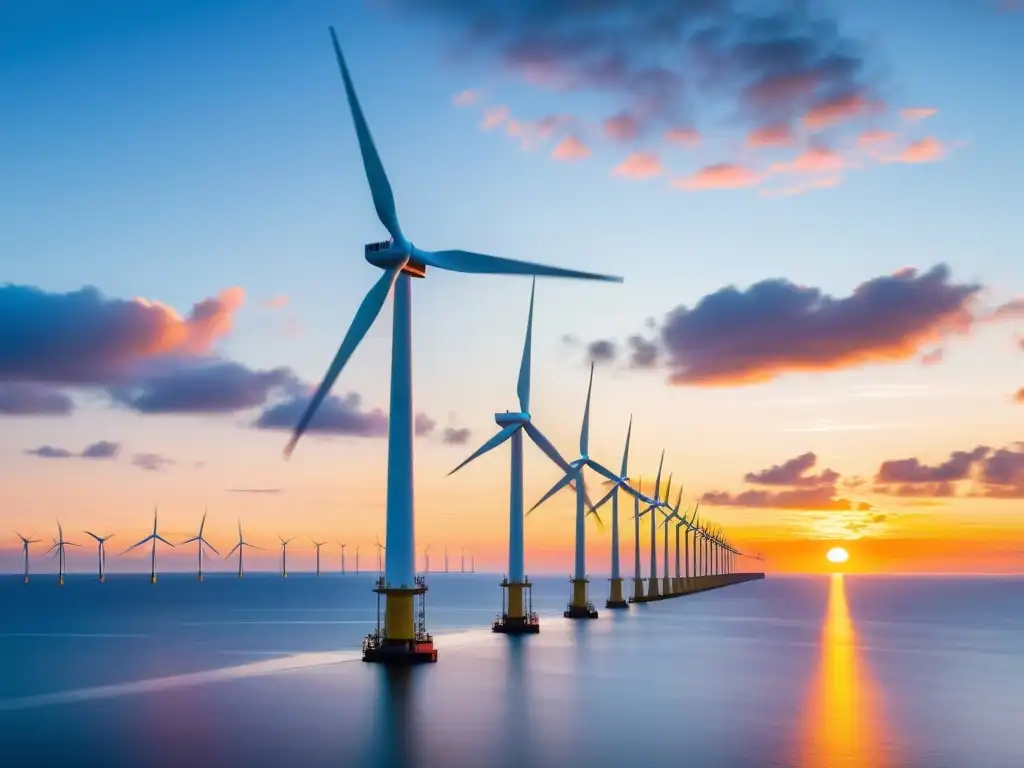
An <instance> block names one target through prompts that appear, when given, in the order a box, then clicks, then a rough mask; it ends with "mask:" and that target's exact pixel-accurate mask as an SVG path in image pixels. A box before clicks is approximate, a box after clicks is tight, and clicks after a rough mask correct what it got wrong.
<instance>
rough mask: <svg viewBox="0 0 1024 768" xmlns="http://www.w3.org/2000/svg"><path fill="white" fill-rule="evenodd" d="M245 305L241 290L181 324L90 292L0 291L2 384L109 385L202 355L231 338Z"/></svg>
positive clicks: (164, 311)
mask: <svg viewBox="0 0 1024 768" xmlns="http://www.w3.org/2000/svg"><path fill="white" fill-rule="evenodd" d="M243 300H244V292H243V291H242V289H241V288H229V289H227V290H225V291H222V292H221V293H220V294H219V295H218V296H217V297H215V298H209V299H204V300H203V301H200V302H198V303H196V304H195V305H193V307H192V309H191V311H190V312H189V313H188V315H186V316H185V317H181V316H180V315H179V314H178V313H177V312H175V311H174V310H173V309H171V308H170V307H168V306H166V305H163V304H160V303H158V302H150V301H146V300H145V299H134V300H131V301H126V300H123V299H111V298H107V297H105V296H103V295H102V294H101V293H100V292H99V291H98V290H97V289H95V288H92V287H86V288H82V289H80V290H77V291H71V292H69V293H48V292H46V291H43V290H41V289H38V288H33V287H29V286H20V285H6V286H0V316H2V317H4V322H5V332H4V333H3V334H2V335H0V381H7V382H12V381H13V382H34V383H39V384H58V385H69V384H78V385H91V384H107V383H110V382H112V381H116V380H119V379H124V378H127V377H129V376H130V375H131V374H132V372H133V371H134V369H135V368H136V366H138V364H139V363H141V362H144V361H149V360H154V359H159V358H162V357H167V356H172V355H196V354H203V353H206V352H208V351H209V350H210V349H211V347H212V346H213V344H214V343H215V342H216V341H218V340H219V339H221V338H223V337H224V336H225V335H226V334H227V333H228V332H229V331H230V330H231V327H232V323H233V320H234V315H235V312H236V311H237V310H238V308H239V307H241V305H242V303H243Z"/></svg>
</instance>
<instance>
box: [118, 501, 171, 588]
mask: <svg viewBox="0 0 1024 768" xmlns="http://www.w3.org/2000/svg"><path fill="white" fill-rule="evenodd" d="M147 541H151V542H153V549H152V551H151V552H150V556H149V583H150V584H156V543H157V542H158V541H160V542H163V543H164V544H166V545H167V546H168V547H174V545H173V544H171V542H169V541H168V540H167V539H165V538H164V537H163V536H161V535H160V534H159V533H157V532H156V507H153V532H152V533H151V534H149V536H147V537H146V538H144V539H143V540H142V541H139V542H136V543H135V544H132V545H131V546H130V547H128V549H126V550H125V551H124V552H122V553H121V554H122V555H125V554H127V553H129V552H131V551H132V550H133V549H135V548H136V547H141V546H142V545H143V544H145V543H146V542H147Z"/></svg>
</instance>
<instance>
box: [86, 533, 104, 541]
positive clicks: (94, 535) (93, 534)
mask: <svg viewBox="0 0 1024 768" xmlns="http://www.w3.org/2000/svg"><path fill="white" fill-rule="evenodd" d="M83 533H87V534H89V535H90V536H92V537H93V538H94V539H96V541H103V539H101V538H100V537H99V536H97V535H96V534H95V533H93V532H92V531H83Z"/></svg>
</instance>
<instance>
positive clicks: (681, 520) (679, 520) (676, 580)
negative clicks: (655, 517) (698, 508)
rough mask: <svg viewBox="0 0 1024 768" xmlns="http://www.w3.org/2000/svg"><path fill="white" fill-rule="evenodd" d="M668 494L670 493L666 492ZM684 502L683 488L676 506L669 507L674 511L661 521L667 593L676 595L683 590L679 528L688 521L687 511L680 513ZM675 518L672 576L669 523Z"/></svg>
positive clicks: (680, 490)
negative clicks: (663, 536)
mask: <svg viewBox="0 0 1024 768" xmlns="http://www.w3.org/2000/svg"><path fill="white" fill-rule="evenodd" d="M665 495H666V496H668V493H666V494H665ZM682 503H683V489H682V488H680V489H679V495H678V496H676V503H675V506H672V507H669V509H671V510H672V511H671V512H669V514H668V515H666V516H665V519H664V520H662V521H661V524H662V525H663V526H665V584H667V586H666V588H665V589H666V592H665V594H666V595H676V594H678V593H679V592H680V591H681V590H682V584H681V583H680V578H681V577H680V575H679V571H680V568H679V529H680V528H682V527H683V525H684V524H685V521H686V513H685V512H684V513H683V514H682V515H680V514H679V507H680V506H681V505H682ZM673 520H675V521H676V527H675V534H676V575H675V576H672V577H670V576H669V572H668V525H669V523H670V522H672V521H673Z"/></svg>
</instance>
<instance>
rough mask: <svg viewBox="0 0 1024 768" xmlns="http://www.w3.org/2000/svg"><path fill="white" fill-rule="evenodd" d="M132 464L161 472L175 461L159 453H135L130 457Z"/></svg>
mask: <svg viewBox="0 0 1024 768" xmlns="http://www.w3.org/2000/svg"><path fill="white" fill-rule="evenodd" d="M132 464H133V465H134V466H136V467H139V468H140V469H145V470H148V471H150V472H161V471H163V470H164V469H166V468H167V467H173V466H174V465H175V464H177V462H176V461H174V460H173V459H168V458H166V457H165V456H161V455H160V454H159V453H136V454H135V455H134V456H133V457H132Z"/></svg>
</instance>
